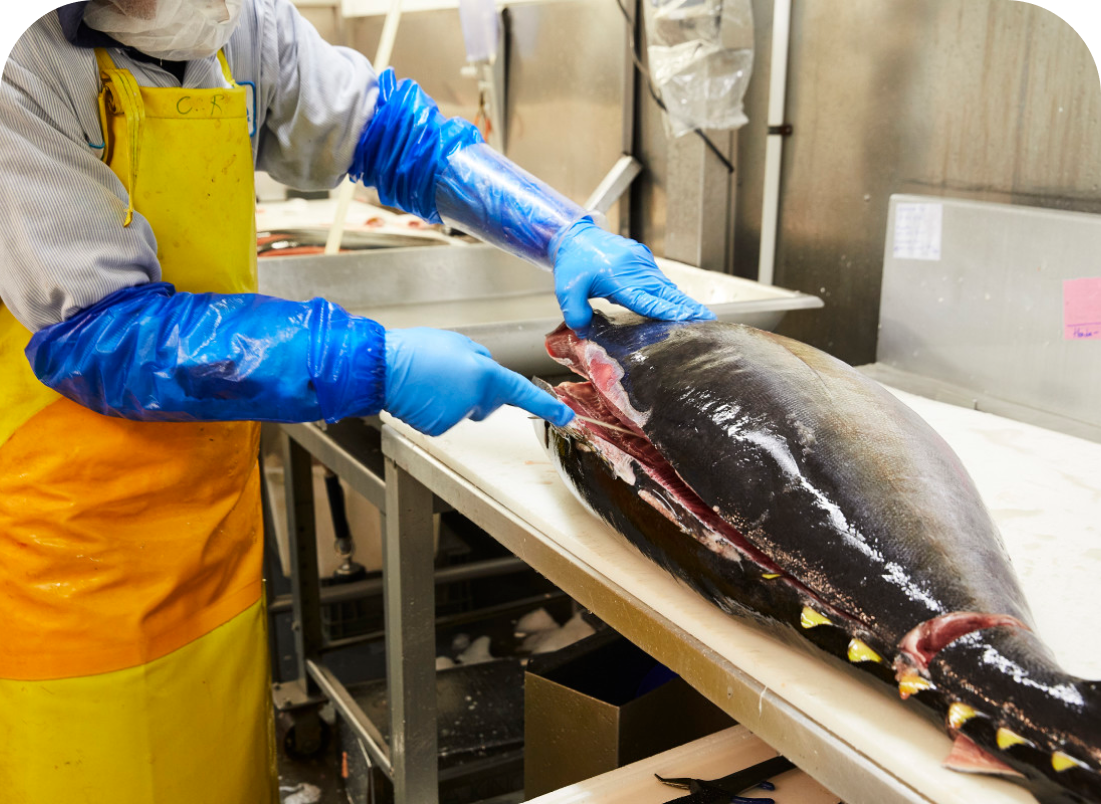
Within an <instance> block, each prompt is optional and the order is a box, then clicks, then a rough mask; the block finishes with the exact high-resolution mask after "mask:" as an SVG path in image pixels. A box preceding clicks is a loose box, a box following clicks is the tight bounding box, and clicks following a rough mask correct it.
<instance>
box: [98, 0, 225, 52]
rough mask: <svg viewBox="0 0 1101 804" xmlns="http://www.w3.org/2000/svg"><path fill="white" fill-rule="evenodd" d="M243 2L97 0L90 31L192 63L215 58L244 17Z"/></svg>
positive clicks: (144, 50) (140, 48) (221, 0)
mask: <svg viewBox="0 0 1101 804" xmlns="http://www.w3.org/2000/svg"><path fill="white" fill-rule="evenodd" d="M241 3H242V0H92V1H91V2H90V3H88V7H87V8H86V9H85V10H84V22H85V23H87V25H88V27H89V28H94V29H95V30H97V31H102V32H103V33H105V34H108V35H110V36H111V37H113V38H114V39H115V40H117V41H118V42H121V43H122V44H124V45H129V46H130V47H132V48H136V49H137V50H140V51H141V52H142V53H144V54H146V55H147V56H152V57H154V58H157V59H168V60H170V61H191V60H193V59H205V58H206V57H207V56H213V55H214V54H215V53H217V52H218V51H219V50H221V49H222V47H223V46H224V45H225V43H226V42H228V41H229V37H230V34H232V33H233V29H234V28H236V27H237V21H238V20H239V19H240V18H241Z"/></svg>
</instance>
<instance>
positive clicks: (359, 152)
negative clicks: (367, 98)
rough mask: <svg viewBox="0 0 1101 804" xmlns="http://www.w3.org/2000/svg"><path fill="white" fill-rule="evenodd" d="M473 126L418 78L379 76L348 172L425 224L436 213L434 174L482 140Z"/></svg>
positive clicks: (436, 220)
mask: <svg viewBox="0 0 1101 804" xmlns="http://www.w3.org/2000/svg"><path fill="white" fill-rule="evenodd" d="M482 141H483V140H482V135H481V134H480V133H479V132H478V129H477V127H475V126H474V125H473V124H472V123H468V122H467V121H466V120H463V119H461V118H452V119H448V118H446V117H444V116H443V114H441V113H440V110H439V108H437V106H436V102H435V101H434V100H432V99H431V98H430V97H428V95H427V94H425V92H424V90H422V89H421V88H420V87H419V86H418V85H417V83H416V82H414V81H411V80H409V79H408V78H406V79H404V80H402V81H401V82H398V80H397V79H396V78H395V77H394V71H393V70H392V69H387V70H384V71H383V72H382V75H380V76H379V77H378V101H377V102H376V104H375V113H374V115H372V117H371V120H370V121H369V122H368V123H367V125H366V127H365V128H364V129H363V134H362V136H361V137H360V140H359V145H358V146H357V147H356V152H355V156H354V157H353V159H352V166H351V168H350V169H349V171H348V175H349V177H350V178H352V179H353V180H355V181H362V182H363V183H364V184H366V185H368V186H369V187H374V188H375V189H376V190H378V197H379V200H380V201H382V203H383V204H386V205H387V206H391V207H397V208H398V209H403V210H405V211H406V212H411V213H413V214H414V215H417V216H418V217H421V218H424V219H425V220H426V221H428V222H429V223H440V222H441V221H440V216H439V214H437V212H436V176H437V174H438V172H439V170H440V167H441V166H442V165H443V164H445V163H446V161H447V159H448V158H449V157H450V156H451V155H452V154H453V153H455V152H456V151H459V150H461V149H463V148H466V147H467V146H469V145H473V144H475V143H480V142H482Z"/></svg>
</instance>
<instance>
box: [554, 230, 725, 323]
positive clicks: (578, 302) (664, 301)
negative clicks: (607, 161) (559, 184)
mask: <svg viewBox="0 0 1101 804" xmlns="http://www.w3.org/2000/svg"><path fill="white" fill-rule="evenodd" d="M557 246H558V250H557V252H556V253H555V259H554V292H555V294H556V295H557V296H558V303H559V305H561V307H562V316H563V317H564V318H565V319H566V324H567V325H568V326H569V327H570V329H572V330H574V331H577V332H582V333H583V332H584V330H585V328H586V327H588V325H589V322H590V321H591V320H592V317H593V308H592V307H591V306H590V305H589V299H591V298H597V297H599V298H602V299H608V300H610V301H613V302H615V303H616V304H619V305H622V306H623V307H626V308H627V309H629V310H632V311H634V312H636V313H638V314H639V315H643V316H646V317H647V318H658V319H661V320H663V321H687V320H689V319H700V320H703V321H709V320H713V319H714V318H715V314H714V313H713V312H711V311H710V310H708V309H707V308H706V307H704V306H703V305H702V304H700V303H699V302H696V301H693V300H692V299H691V298H689V297H688V296H686V295H685V294H684V293H683V292H682V291H681V290H680V289H679V288H678V287H677V286H676V285H674V284H673V283H672V282H670V281H669V279H668V278H666V276H665V274H663V273H662V272H661V269H659V268H658V266H657V265H656V264H655V263H654V255H653V254H652V253H651V252H650V249H648V248H646V246H644V245H642V244H641V243H636V242H635V241H634V240H628V239H627V238H625V237H620V236H619V235H614V234H611V233H610V232H605V231H604V230H603V229H601V228H600V227H599V226H597V225H596V224H594V223H593V222H592V220H591V219H589V218H583V219H582V220H579V221H577V223H575V224H573V225H572V226H571V227H570V228H569V229H568V230H566V232H565V234H563V235H562V236H561V238H560V239H559V241H558V244H557Z"/></svg>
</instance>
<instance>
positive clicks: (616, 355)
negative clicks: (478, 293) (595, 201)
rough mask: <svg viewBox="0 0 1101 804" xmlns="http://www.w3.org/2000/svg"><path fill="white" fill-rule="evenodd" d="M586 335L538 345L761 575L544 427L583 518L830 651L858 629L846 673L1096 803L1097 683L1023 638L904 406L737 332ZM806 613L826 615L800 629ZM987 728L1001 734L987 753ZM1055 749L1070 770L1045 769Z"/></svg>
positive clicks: (581, 442) (955, 495)
mask: <svg viewBox="0 0 1101 804" xmlns="http://www.w3.org/2000/svg"><path fill="white" fill-rule="evenodd" d="M586 336H587V340H586V341H585V342H584V344H581V343H580V342H579V341H578V340H577V339H576V338H575V337H573V336H572V334H571V333H569V332H568V331H565V330H564V329H560V330H559V331H558V332H556V333H552V335H550V336H548V351H550V353H551V355H552V356H554V357H556V358H557V359H559V360H560V361H561V362H564V363H567V364H570V363H574V364H575V365H576V359H575V358H574V357H573V356H572V354H571V350H576V349H583V350H587V352H586V354H587V355H588V356H589V358H593V359H594V360H595V362H594V363H591V365H590V366H589V368H590V369H592V368H593V367H594V366H595V367H597V368H596V370H595V371H590V372H589V373H592V374H594V375H599V377H594V378H595V379H596V380H597V381H596V382H595V383H594V384H595V385H597V386H600V385H601V384H602V383H603V384H604V385H607V386H608V389H605V390H610V392H611V394H612V396H615V395H616V394H618V395H619V396H620V397H621V398H619V400H618V401H619V405H620V407H621V408H624V409H626V420H625V421H626V422H627V423H629V424H632V425H634V426H635V427H636V428H637V429H638V430H640V431H641V433H643V434H644V435H645V437H646V438H647V439H648V440H649V442H650V443H651V444H652V445H653V447H654V448H656V450H657V452H658V453H660V455H661V457H663V458H664V459H665V460H666V461H668V464H669V465H671V467H672V469H673V470H675V473H676V475H677V476H679V478H680V479H682V480H683V481H684V484H686V485H687V486H688V487H689V488H690V489H691V490H692V491H694V492H695V494H696V495H698V497H699V499H700V500H702V501H703V503H704V504H705V506H706V507H707V508H710V509H712V510H713V511H714V512H715V513H716V514H717V515H718V516H720V517H721V518H722V519H723V520H725V522H726V523H728V524H729V525H730V526H732V527H733V528H734V529H736V530H737V531H738V532H739V533H740V534H742V536H744V538H745V540H746V541H747V542H749V544H750V545H751V546H752V548H755V549H756V550H758V551H760V553H763V554H765V556H767V558H768V559H769V560H771V562H772V566H771V567H762V566H760V565H759V564H758V563H755V562H753V561H749V560H742V561H740V562H739V561H737V560H731V558H730V555H729V553H727V554H723V553H722V551H716V549H715V545H714V544H712V543H710V542H709V541H708V538H707V531H708V525H707V523H701V521H700V520H699V515H698V511H697V513H696V514H693V513H692V511H689V510H686V509H685V508H684V506H680V505H679V502H678V501H677V500H675V499H673V496H674V495H671V494H670V493H669V490H668V489H663V488H661V485H660V484H659V483H657V482H656V481H655V480H654V479H653V478H652V477H649V476H647V475H646V474H645V473H643V472H641V471H640V472H634V473H633V482H632V478H631V477H630V476H628V477H627V478H626V479H625V477H624V473H623V472H622V471H619V472H617V471H615V470H614V469H613V468H612V467H610V466H609V464H608V462H607V460H606V458H605V457H604V455H603V453H602V451H601V449H600V440H599V439H598V438H596V437H595V435H594V433H593V431H591V430H584V429H579V428H566V429H561V430H560V429H558V428H553V427H550V426H548V427H547V433H546V438H547V444H548V447H549V448H550V451H551V452H552V454H553V455H554V456H555V458H556V461H557V463H558V466H559V468H560V471H561V472H562V473H563V475H564V476H565V477H566V478H567V479H568V480H569V481H570V483H571V485H572V486H573V487H574V488H575V491H577V493H578V494H579V496H580V497H582V499H583V500H584V501H585V502H586V503H587V504H588V505H589V506H590V507H591V508H592V509H593V510H594V511H596V512H597V513H598V514H599V515H600V516H601V517H602V518H604V519H605V520H606V521H608V522H609V523H610V524H611V525H612V526H613V527H615V528H616V529H617V530H618V531H620V532H621V533H623V534H624V535H625V536H627V538H628V539H629V540H630V541H631V542H632V543H634V544H635V545H637V546H638V547H639V548H640V549H641V550H642V551H643V552H644V553H645V554H647V555H648V556H649V557H650V558H652V559H654V560H655V561H657V562H658V563H659V564H661V565H662V566H664V567H665V568H666V569H667V570H669V571H670V572H672V573H673V574H674V575H676V576H677V577H678V578H681V579H682V580H684V581H686V582H687V583H689V584H690V585H691V586H692V587H694V588H695V589H697V590H698V591H700V592H701V593H702V594H704V595H705V596H707V597H708V598H710V599H712V600H714V601H715V602H716V603H718V604H719V605H721V606H723V607H724V608H726V609H727V610H730V611H735V612H739V613H751V614H752V615H753V616H754V617H755V619H758V620H763V621H765V622H771V623H779V624H782V625H784V626H786V627H787V628H788V629H794V631H795V632H796V633H798V634H799V635H800V636H802V637H804V638H806V639H807V640H809V641H811V642H813V643H814V644H816V645H818V647H820V648H822V649H824V650H826V651H827V652H829V653H831V654H833V655H835V656H838V657H840V658H845V657H846V656H847V650H846V648H847V646H848V645H849V641H850V640H851V639H853V638H856V639H859V640H860V641H861V642H863V643H864V644H865V645H867V646H868V647H870V648H871V649H872V650H873V651H874V653H875V654H878V656H879V657H881V658H882V660H883V661H880V662H876V661H864V662H861V663H859V664H857V665H855V666H857V667H859V668H860V669H862V670H867V671H869V672H871V673H872V674H873V675H876V676H878V677H879V678H881V679H883V680H885V681H890V682H891V683H894V678H895V677H896V675H897V676H898V677H900V678H901V677H902V676H909V677H915V676H916V677H919V678H920V679H921V680H923V681H924V682H927V686H928V688H927V689H921V690H920V691H917V692H915V693H914V695H913V700H914V701H917V702H918V703H919V704H921V705H922V706H924V707H925V708H926V709H927V710H928V711H930V712H932V713H934V714H935V715H936V716H938V717H942V718H943V717H946V716H948V715H949V714H950V709H949V707H950V706H953V705H955V706H954V707H953V709H952V710H951V717H949V721H950V722H949V732H950V733H951V734H952V735H953V736H956V735H957V734H962V735H965V736H966V737H968V738H970V739H971V740H972V741H974V742H975V743H976V744H977V745H978V746H980V747H981V748H983V749H984V750H985V751H986V752H987V753H989V754H990V755H992V756H994V757H995V758H996V759H998V760H1000V761H1001V762H1004V763H1006V764H1007V765H1008V766H1010V767H1011V768H1013V769H1014V770H1016V771H1018V772H1019V773H1022V774H1024V776H1025V779H1023V780H1020V779H1019V780H1018V781H1021V782H1022V783H1024V784H1026V786H1027V787H1029V789H1031V790H1032V791H1033V792H1034V793H1035V794H1036V795H1037V797H1038V798H1040V799H1041V800H1044V801H1053V802H1054V801H1066V802H1082V801H1101V776H1099V775H1098V773H1097V769H1098V768H1099V767H1101V695H1099V692H1098V689H1097V684H1095V683H1094V682H1090V681H1084V680H1081V679H1077V678H1075V677H1072V676H1069V675H1067V674H1065V673H1063V672H1062V671H1061V670H1060V669H1059V668H1058V667H1057V666H1056V665H1055V663H1054V660H1053V659H1052V657H1051V655H1050V652H1049V651H1048V650H1047V648H1046V647H1045V646H1044V645H1043V644H1042V642H1041V641H1040V640H1039V638H1038V637H1037V636H1036V635H1035V634H1034V633H1033V632H1032V631H1031V630H1030V629H1031V625H1032V623H1031V615H1030V613H1029V610H1028V606H1027V602H1026V601H1025V598H1024V595H1023V593H1022V591H1021V589H1020V585H1019V583H1018V581H1017V579H1016V576H1015V574H1014V572H1013V569H1012V566H1011V564H1010V561H1009V558H1008V555H1007V553H1006V552H1005V548H1004V546H1003V544H1002V541H1001V538H1000V536H999V534H998V531H997V527H996V526H995V525H994V523H993V521H992V520H991V518H990V515H989V513H988V512H987V510H986V507H985V505H984V504H983V502H982V499H981V497H980V495H979V493H978V491H977V490H976V488H975V486H974V483H973V482H972V481H971V479H970V477H969V476H968V474H967V471H966V470H965V469H964V467H963V466H962V464H961V463H960V461H959V459H958V458H957V457H956V455H955V454H954V453H953V452H952V450H951V448H950V447H948V445H947V444H946V443H945V442H944V441H943V439H942V438H941V437H940V436H939V435H937V434H936V433H935V432H934V431H933V430H932V428H930V427H929V426H928V425H927V424H926V423H925V422H924V421H923V420H922V419H921V418H920V417H918V416H917V415H916V414H915V413H913V411H911V410H910V409H909V408H908V407H906V406H905V405H903V404H902V403H901V402H899V401H898V400H896V399H895V398H894V397H893V396H892V395H891V394H890V393H888V392H887V391H885V390H884V389H883V388H881V387H880V386H879V385H877V384H876V383H874V382H871V381H870V380H868V379H867V378H865V377H864V376H863V375H861V374H860V373H859V372H856V371H855V370H854V369H852V368H851V367H850V366H848V365H846V364H845V363H842V362H841V361H838V360H836V359H834V358H832V357H830V356H829V355H826V354H825V353H823V352H820V351H818V350H815V349H813V348H811V347H808V346H806V345H804V344H801V343H799V342H797V341H793V340H790V339H787V338H783V337H781V336H777V335H773V334H770V333H765V332H761V331H759V330H755V329H752V328H750V327H744V326H740V325H733V324H723V323H718V322H697V323H692V324H680V323H670V322H657V321H644V320H642V319H637V318H634V317H631V318H628V319H617V320H616V321H615V322H613V321H609V320H607V319H605V318H604V317H602V316H598V317H597V318H596V319H594V322H593V325H592V327H591V328H590V330H589V331H588V332H587V333H586ZM589 358H586V359H589ZM600 366H603V367H604V368H603V369H601V368H599V367H600ZM605 395H606V396H607V394H605ZM567 401H569V400H567ZM621 423H622V422H621ZM601 435H603V434H601ZM648 500H649V501H655V500H656V501H657V502H658V504H659V506H660V510H656V509H655V506H654V505H652V504H651V502H649V501H648ZM777 567H778V568H780V570H781V572H780V573H779V574H780V575H781V576H782V577H777V574H778V573H776V572H774V571H772V570H774V569H775V568H777ZM808 606H809V607H810V608H812V609H814V610H815V611H817V612H820V613H821V614H823V615H825V617H826V620H828V622H824V623H823V624H822V625H819V626H816V627H810V628H808V627H806V624H805V623H802V622H801V620H800V616H801V613H802V612H803V610H804V609H805V608H806V607H808ZM958 612H967V613H973V614H966V615H957V614H955V613H958ZM923 623H924V624H926V625H925V626H924V628H925V629H926V632H918V631H915V629H917V628H918V627H919V626H922V624H923ZM953 629H955V630H953ZM789 632H790V630H789ZM918 633H922V634H923V640H924V641H922V640H921V639H918V638H917V637H916V636H915V634H918ZM908 635H909V636H908ZM904 648H905V649H904ZM919 648H921V649H919ZM961 704H965V705H966V706H965V707H961V706H960V705H961ZM967 707H970V709H968V708H967ZM961 713H964V714H963V715H962V716H961ZM999 728H1002V729H1007V730H1009V731H1008V733H1011V734H1012V735H1014V736H1016V737H1019V738H1020V740H1019V741H1012V742H1013V744H1012V745H1007V746H1006V747H1005V748H999V747H998V729H999ZM1003 737H1004V734H1003ZM1003 742H1011V741H1009V740H1003ZM1056 751H1059V752H1062V753H1064V754H1066V755H1068V756H1069V757H1072V758H1074V759H1075V760H1077V761H1078V762H1079V763H1081V765H1073V764H1072V765H1070V766H1069V767H1064V769H1062V770H1057V769H1056V768H1055V767H1054V766H1053V761H1052V755H1053V752H1056ZM1059 764H1061V765H1063V766H1067V765H1068V763H1067V762H1061V763H1059ZM1083 766H1084V767H1083Z"/></svg>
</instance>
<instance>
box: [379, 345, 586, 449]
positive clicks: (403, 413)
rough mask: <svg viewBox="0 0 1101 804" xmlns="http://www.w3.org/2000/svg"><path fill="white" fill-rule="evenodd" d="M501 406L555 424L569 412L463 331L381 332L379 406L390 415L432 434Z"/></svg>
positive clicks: (566, 420) (567, 418) (562, 423)
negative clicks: (383, 368)
mask: <svg viewBox="0 0 1101 804" xmlns="http://www.w3.org/2000/svg"><path fill="white" fill-rule="evenodd" d="M501 405H515V406H516V407H518V408H523V409H524V410H526V411H528V412H529V413H534V414H535V415H536V416H541V417H542V418H544V419H547V420H548V421H550V422H552V423H553V424H556V425H558V426H559V427H564V426H565V425H567V424H569V422H570V420H571V419H573V416H574V413H573V411H572V410H570V408H569V407H567V406H566V405H564V404H562V403H561V402H559V401H558V400H557V399H556V398H555V397H553V396H551V395H550V394H548V393H546V392H545V391H542V390H540V389H539V388H537V387H535V386H534V385H533V384H532V383H530V382H529V381H528V380H526V379H524V378H523V377H521V376H520V375H519V374H517V373H516V372H514V371H509V370H508V369H506V368H505V367H504V366H502V365H500V364H499V363H497V362H496V361H495V360H494V359H493V358H492V357H491V356H490V354H489V350H488V349H486V348H485V347H484V346H481V345H480V344H477V343H475V342H474V341H472V340H470V338H468V337H466V336H465V335H460V334H459V333H458V332H448V331H446V330H440V329H428V328H426V327H416V328H414V329H391V330H387V331H386V402H385V404H384V405H383V407H384V408H385V409H386V411H388V412H389V413H390V414H392V415H394V416H396V417H397V418H399V419H401V420H402V421H403V422H405V423H406V424H408V425H410V426H411V427H414V428H416V429H417V430H420V431H421V432H422V433H425V434H426V435H431V436H437V435H440V434H441V433H445V432H447V431H448V430H450V429H451V428H452V427H454V426H455V425H456V424H458V423H459V422H461V421H462V420H463V419H466V418H470V419H473V420H474V421H481V420H482V419H484V418H485V417H486V416H488V415H489V414H491V413H492V412H493V411H495V410H497V408H499V407H501Z"/></svg>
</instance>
